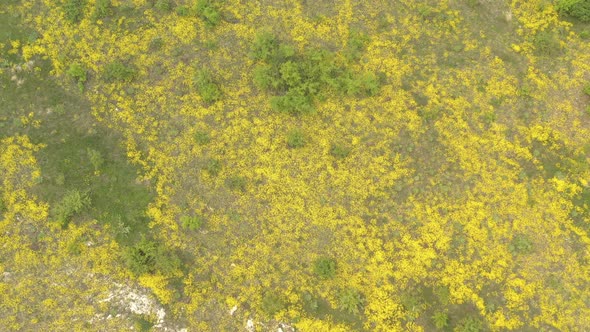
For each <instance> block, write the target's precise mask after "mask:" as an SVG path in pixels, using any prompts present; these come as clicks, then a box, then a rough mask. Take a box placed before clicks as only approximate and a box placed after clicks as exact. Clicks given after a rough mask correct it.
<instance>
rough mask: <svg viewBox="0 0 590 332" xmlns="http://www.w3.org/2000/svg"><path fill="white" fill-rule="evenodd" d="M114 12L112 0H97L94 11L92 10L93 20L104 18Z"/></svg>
mask: <svg viewBox="0 0 590 332" xmlns="http://www.w3.org/2000/svg"><path fill="white" fill-rule="evenodd" d="M112 13H113V5H112V3H111V0H96V3H95V4H94V11H93V12H92V19H93V20H95V21H96V20H102V19H104V18H106V17H107V16H110V15H111V14H112Z"/></svg>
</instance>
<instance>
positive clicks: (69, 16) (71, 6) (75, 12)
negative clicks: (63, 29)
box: [63, 0, 86, 23]
mask: <svg viewBox="0 0 590 332" xmlns="http://www.w3.org/2000/svg"><path fill="white" fill-rule="evenodd" d="M85 6H86V1H85V0H66V2H65V3H64V5H63V10H64V14H65V16H66V20H68V22H70V23H78V22H80V21H81V20H82V18H83V17H84V7H85Z"/></svg>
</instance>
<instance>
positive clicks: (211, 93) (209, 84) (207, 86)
mask: <svg viewBox="0 0 590 332" xmlns="http://www.w3.org/2000/svg"><path fill="white" fill-rule="evenodd" d="M194 85H195V88H196V89H197V91H198V92H199V95H201V98H203V101H204V102H205V103H207V104H211V103H214V102H216V101H218V100H220V99H221V90H220V89H219V87H218V86H217V84H215V82H214V81H213V78H212V76H211V73H210V72H208V71H206V70H199V71H198V72H197V74H196V75H195V78H194Z"/></svg>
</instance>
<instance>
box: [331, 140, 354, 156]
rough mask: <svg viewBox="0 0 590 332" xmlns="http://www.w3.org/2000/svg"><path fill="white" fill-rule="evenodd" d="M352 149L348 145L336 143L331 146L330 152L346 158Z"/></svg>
mask: <svg viewBox="0 0 590 332" xmlns="http://www.w3.org/2000/svg"><path fill="white" fill-rule="evenodd" d="M350 150H351V149H350V147H348V146H346V145H343V144H338V143H334V144H332V147H331V148H330V154H331V155H332V156H334V157H336V158H338V159H344V158H346V157H347V156H348V155H349V154H350Z"/></svg>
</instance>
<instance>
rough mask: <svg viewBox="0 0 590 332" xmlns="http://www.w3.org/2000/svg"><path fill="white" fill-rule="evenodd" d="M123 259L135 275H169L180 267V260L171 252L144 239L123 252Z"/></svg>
mask: <svg viewBox="0 0 590 332" xmlns="http://www.w3.org/2000/svg"><path fill="white" fill-rule="evenodd" d="M124 258H125V261H126V263H127V266H128V267H129V269H130V270H131V272H132V273H133V274H134V275H136V276H139V275H142V274H147V273H149V274H154V273H156V272H160V273H162V274H163V275H171V274H172V273H173V272H174V271H176V270H177V269H178V268H179V267H180V259H179V258H178V257H177V256H176V255H175V254H174V253H173V252H171V251H169V250H167V249H166V248H165V247H163V246H162V245H160V244H158V243H157V242H155V241H153V240H147V239H146V238H145V237H144V238H142V239H141V240H140V241H139V242H137V243H136V244H135V245H134V246H132V247H130V248H128V249H127V250H126V251H125V252H124Z"/></svg>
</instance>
